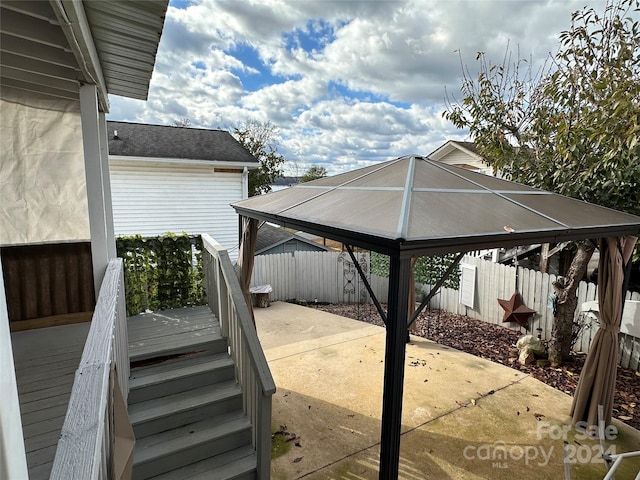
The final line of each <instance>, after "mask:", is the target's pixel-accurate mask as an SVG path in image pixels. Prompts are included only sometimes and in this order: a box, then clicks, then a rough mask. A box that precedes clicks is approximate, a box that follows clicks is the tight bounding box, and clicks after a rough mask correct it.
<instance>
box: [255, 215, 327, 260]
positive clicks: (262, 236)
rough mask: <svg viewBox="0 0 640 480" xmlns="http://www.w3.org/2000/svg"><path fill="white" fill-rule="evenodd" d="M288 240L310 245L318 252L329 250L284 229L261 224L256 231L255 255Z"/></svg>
mask: <svg viewBox="0 0 640 480" xmlns="http://www.w3.org/2000/svg"><path fill="white" fill-rule="evenodd" d="M289 240H297V241H299V242H302V243H306V244H309V245H312V246H313V247H315V248H317V249H318V250H326V251H330V250H331V249H330V248H328V247H325V246H324V245H321V244H319V243H316V242H314V241H313V240H309V239H307V238H304V237H302V236H300V235H296V234H295V233H291V232H289V231H288V230H286V229H284V228H280V227H274V226H273V225H269V224H268V223H263V224H262V225H261V226H260V228H259V229H258V238H257V239H256V255H259V254H261V253H262V252H264V251H266V250H269V249H271V248H274V247H277V246H278V245H282V244H283V243H286V242H288V241H289Z"/></svg>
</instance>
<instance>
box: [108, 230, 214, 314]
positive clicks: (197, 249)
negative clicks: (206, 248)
mask: <svg viewBox="0 0 640 480" xmlns="http://www.w3.org/2000/svg"><path fill="white" fill-rule="evenodd" d="M116 250H117V252H118V257H121V258H122V259H123V260H124V283H125V292H126V296H127V314H128V315H137V314H138V313H140V312H144V311H146V310H152V311H155V310H162V309H166V308H177V307H184V306H188V305H204V304H205V303H206V297H205V293H204V286H203V271H202V238H200V236H195V237H190V236H189V235H187V234H186V233H182V234H181V235H176V234H173V233H167V234H164V235H162V236H160V237H152V238H143V237H142V236H140V235H134V236H127V237H118V238H116Z"/></svg>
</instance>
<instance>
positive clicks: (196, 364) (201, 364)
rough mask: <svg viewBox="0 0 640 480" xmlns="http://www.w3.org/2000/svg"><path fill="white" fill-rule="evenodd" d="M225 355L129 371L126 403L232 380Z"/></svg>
mask: <svg viewBox="0 0 640 480" xmlns="http://www.w3.org/2000/svg"><path fill="white" fill-rule="evenodd" d="M233 366H234V364H233V360H232V359H231V357H230V356H229V354H228V353H226V352H223V353H217V354H205V355H198V356H189V357H186V358H181V359H177V360H166V361H163V362H161V363H159V364H156V365H150V366H145V367H138V368H134V369H133V370H131V379H130V380H129V404H130V405H131V404H134V403H138V402H144V401H147V400H151V399H154V398H158V397H164V396H167V395H171V394H174V393H179V392H184V391H187V390H190V389H192V388H194V386H205V385H213V384H216V383H219V382H224V381H227V380H233V379H234V378H235V371H234V368H233Z"/></svg>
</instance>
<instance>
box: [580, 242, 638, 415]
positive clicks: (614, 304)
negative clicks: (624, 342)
mask: <svg viewBox="0 0 640 480" xmlns="http://www.w3.org/2000/svg"><path fill="white" fill-rule="evenodd" d="M636 241H637V238H636V237H620V238H613V237H609V238H603V239H600V263H599V265H598V305H599V310H600V329H599V330H598V332H597V333H596V336H595V337H594V339H593V343H592V344H591V349H590V350H589V354H588V355H587V359H586V361H585V363H584V366H583V367H582V372H581V373H580V381H579V382H578V388H577V389H576V392H575V395H574V397H573V404H572V405H571V416H572V418H573V420H572V421H573V424H574V425H575V424H577V423H578V422H587V425H598V405H602V406H603V411H604V418H603V420H604V421H605V424H606V425H608V424H609V423H610V422H611V412H612V407H613V395H614V390H615V383H616V370H617V366H618V333H619V332H620V321H621V319H622V309H623V305H624V295H625V293H626V292H625V291H626V288H625V276H626V275H625V273H626V272H627V265H628V264H629V262H630V259H631V254H632V253H633V249H634V247H635V244H636Z"/></svg>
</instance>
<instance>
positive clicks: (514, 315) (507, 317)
mask: <svg viewBox="0 0 640 480" xmlns="http://www.w3.org/2000/svg"><path fill="white" fill-rule="evenodd" d="M498 303H499V304H500V306H501V307H502V308H503V309H504V316H503V317H502V321H503V322H518V324H519V325H520V326H522V327H524V328H526V329H527V330H529V317H530V316H531V315H535V314H536V313H537V312H536V311H535V310H532V309H530V308H529V307H525V306H524V305H523V304H522V297H521V296H520V294H519V293H518V291H517V290H516V291H515V292H514V293H513V295H511V298H510V299H509V300H503V299H501V298H499V299H498Z"/></svg>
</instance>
